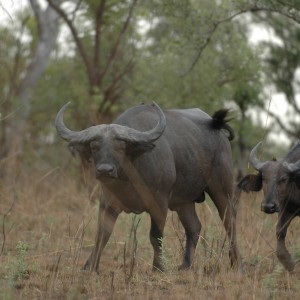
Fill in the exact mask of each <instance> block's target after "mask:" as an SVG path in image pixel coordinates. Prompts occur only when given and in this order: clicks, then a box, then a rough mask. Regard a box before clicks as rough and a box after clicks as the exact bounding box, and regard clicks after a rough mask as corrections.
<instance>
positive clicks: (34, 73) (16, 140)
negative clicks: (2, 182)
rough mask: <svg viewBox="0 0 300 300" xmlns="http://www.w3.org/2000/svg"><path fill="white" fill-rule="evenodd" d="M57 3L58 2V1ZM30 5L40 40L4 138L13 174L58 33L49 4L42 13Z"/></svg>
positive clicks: (33, 1) (36, 5) (32, 1)
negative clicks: (36, 89)
mask: <svg viewBox="0 0 300 300" xmlns="http://www.w3.org/2000/svg"><path fill="white" fill-rule="evenodd" d="M57 2H58V1H57ZM30 5H31V7H32V9H33V11H34V14H35V16H36V19H37V23H38V27H39V28H38V29H39V38H38V42H37V46H36V49H35V50H34V52H33V56H32V60H31V62H30V63H29V65H28V68H27V70H26V73H25V76H24V78H23V80H22V81H21V84H20V86H19V88H18V90H17V92H16V99H17V103H18V104H17V108H16V113H15V118H14V120H13V122H12V126H11V129H10V130H9V132H10V133H9V137H8V138H7V139H6V140H7V142H8V148H9V153H8V155H9V156H10V159H9V162H10V163H9V166H8V167H9V168H7V169H9V170H11V171H12V172H14V170H16V166H17V163H18V160H19V158H20V157H21V156H22V151H23V144H24V141H25V139H26V135H27V125H28V118H29V115H30V111H31V96H32V91H33V89H34V87H35V86H36V85H37V83H38V81H39V79H40V78H41V76H42V74H43V72H44V70H45V69H46V66H47V64H48V62H49V59H50V54H51V52H52V50H53V48H54V46H55V43H56V40H57V36H58V32H59V23H58V19H59V16H58V14H57V13H56V11H55V10H54V9H52V7H51V6H50V5H48V7H47V8H46V9H45V10H42V9H41V7H40V5H39V3H38V1H37V0H30Z"/></svg>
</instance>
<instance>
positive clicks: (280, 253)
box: [238, 142, 300, 271]
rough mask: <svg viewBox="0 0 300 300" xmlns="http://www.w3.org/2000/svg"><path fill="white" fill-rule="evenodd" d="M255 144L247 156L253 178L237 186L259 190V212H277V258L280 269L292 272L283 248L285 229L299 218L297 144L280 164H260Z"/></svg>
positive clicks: (299, 158) (299, 146) (299, 156)
mask: <svg viewBox="0 0 300 300" xmlns="http://www.w3.org/2000/svg"><path fill="white" fill-rule="evenodd" d="M261 143H262V142H260V143H258V144H257V145H256V146H255V147H254V148H253V150H252V151H251V153H250V159H249V160H250V163H251V165H252V166H253V168H255V169H256V170H257V171H258V174H257V175H247V176H245V177H244V178H243V179H242V180H241V181H240V182H239V183H238V186H239V187H240V188H241V189H243V190H244V191H246V192H249V191H255V192H257V191H259V190H261V189H262V188H263V191H264V199H263V201H262V204H261V209H262V211H264V212H265V213H268V214H272V213H275V212H278V213H279V214H278V222H277V226H276V237H277V257H278V259H279V261H280V262H281V263H282V264H283V266H284V267H285V268H286V269H287V270H288V271H292V270H293V269H294V267H295V263H294V262H293V260H292V258H291V255H290V254H289V252H288V250H287V248H286V245H285V237H286V233H287V229H288V226H289V225H290V223H291V221H292V220H293V218H294V217H295V216H300V143H299V142H298V143H296V144H295V145H294V147H292V149H291V150H290V151H289V152H288V154H287V155H286V156H285V157H284V158H283V159H282V160H280V161H277V160H270V161H265V162H261V161H260V160H259V159H258V158H257V150H258V148H259V146H260V145H261Z"/></svg>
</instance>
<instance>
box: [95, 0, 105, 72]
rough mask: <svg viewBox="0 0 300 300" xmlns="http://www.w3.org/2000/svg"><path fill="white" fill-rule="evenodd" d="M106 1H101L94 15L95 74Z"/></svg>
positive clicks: (98, 58) (98, 64)
mask: <svg viewBox="0 0 300 300" xmlns="http://www.w3.org/2000/svg"><path fill="white" fill-rule="evenodd" d="M105 4H106V0H102V1H101V3H100V5H99V7H98V9H97V13H96V28H95V30H96V33H95V52H94V66H95V67H96V68H97V73H100V72H99V69H100V63H99V60H100V50H101V27H102V21H103V15H104V11H105Z"/></svg>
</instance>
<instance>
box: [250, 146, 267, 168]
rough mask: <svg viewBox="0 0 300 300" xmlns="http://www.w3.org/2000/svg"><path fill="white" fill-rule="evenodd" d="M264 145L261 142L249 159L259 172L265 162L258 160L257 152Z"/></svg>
mask: <svg viewBox="0 0 300 300" xmlns="http://www.w3.org/2000/svg"><path fill="white" fill-rule="evenodd" d="M261 144H262V142H259V143H258V144H257V145H256V146H255V147H254V148H253V149H252V150H251V152H250V157H249V161H250V164H251V166H252V167H253V168H254V169H255V170H257V171H259V170H260V169H261V168H262V167H263V166H264V165H265V162H261V161H260V160H259V159H258V158H257V150H258V148H259V147H260V145H261Z"/></svg>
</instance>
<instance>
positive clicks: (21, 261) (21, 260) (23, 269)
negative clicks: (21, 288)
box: [8, 241, 28, 286]
mask: <svg viewBox="0 0 300 300" xmlns="http://www.w3.org/2000/svg"><path fill="white" fill-rule="evenodd" d="M16 250H17V255H16V257H15V259H14V260H13V261H12V262H11V265H10V270H9V277H8V280H9V284H10V285H11V286H14V285H15V284H16V282H18V281H20V280H22V279H24V278H26V277H27V276H28V268H27V264H26V261H25V259H26V256H27V251H28V245H27V244H26V243H24V242H22V241H19V242H18V244H17V246H16Z"/></svg>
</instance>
